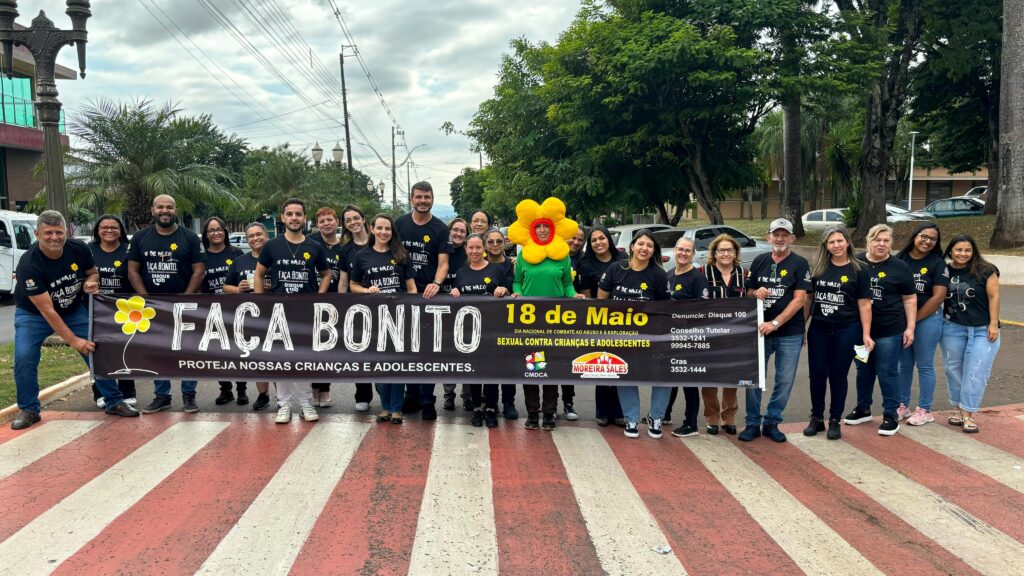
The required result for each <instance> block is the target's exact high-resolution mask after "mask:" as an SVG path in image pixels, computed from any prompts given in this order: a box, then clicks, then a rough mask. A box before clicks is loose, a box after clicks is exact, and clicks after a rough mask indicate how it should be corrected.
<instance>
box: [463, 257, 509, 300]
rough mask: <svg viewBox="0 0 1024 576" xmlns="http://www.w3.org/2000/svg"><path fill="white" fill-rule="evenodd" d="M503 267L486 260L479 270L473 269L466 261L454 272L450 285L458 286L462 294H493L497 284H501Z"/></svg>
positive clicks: (503, 274)
mask: <svg viewBox="0 0 1024 576" xmlns="http://www.w3.org/2000/svg"><path fill="white" fill-rule="evenodd" d="M504 276H505V267H504V266H502V265H501V264H495V263H494V262H488V263H487V266H484V267H483V268H481V269H480V270H473V268H471V267H470V265H469V264H468V263H467V264H466V265H465V266H463V267H462V268H459V270H458V271H457V272H456V273H455V279H454V280H453V281H452V287H454V288H458V289H459V293H460V294H462V295H464V296H470V295H478V296H482V295H484V294H494V290H495V289H496V288H497V287H498V286H502V282H503V281H504Z"/></svg>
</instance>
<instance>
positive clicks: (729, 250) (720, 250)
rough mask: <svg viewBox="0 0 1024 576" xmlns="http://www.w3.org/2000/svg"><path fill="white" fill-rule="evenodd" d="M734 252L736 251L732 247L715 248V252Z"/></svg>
mask: <svg viewBox="0 0 1024 576" xmlns="http://www.w3.org/2000/svg"><path fill="white" fill-rule="evenodd" d="M735 253H736V251H735V250H733V249H732V248H719V249H718V250H715V254H735Z"/></svg>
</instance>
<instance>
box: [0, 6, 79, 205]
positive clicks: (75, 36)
mask: <svg viewBox="0 0 1024 576" xmlns="http://www.w3.org/2000/svg"><path fill="white" fill-rule="evenodd" d="M67 5H68V9H67V15H68V16H69V17H70V18H71V30H61V29H59V28H57V27H56V26H54V25H53V22H52V21H51V20H50V19H49V18H47V17H46V13H45V12H43V11H42V10H40V11H39V15H38V16H36V17H35V19H33V20H32V26H31V27H29V28H28V29H26V30H17V29H15V28H14V19H15V18H17V17H18V2H17V1H16V0H0V45H2V46H3V50H4V55H3V64H2V71H3V73H4V74H6V75H7V77H8V78H10V77H11V76H13V75H14V47H15V46H24V47H25V48H27V49H28V50H29V51H30V52H31V53H32V57H33V58H34V59H35V61H36V68H35V76H36V102H35V104H36V115H37V116H38V117H39V124H40V125H41V126H42V127H43V160H44V162H45V164H46V192H47V207H48V208H50V209H53V210H58V211H59V212H60V213H61V214H64V215H67V213H68V198H67V193H66V192H65V190H64V158H63V154H64V151H63V150H62V149H61V145H60V131H59V127H60V107H61V104H60V100H58V99H57V83H56V82H55V81H54V75H53V70H54V67H55V66H56V63H57V53H58V52H60V49H61V48H63V47H65V46H70V45H72V44H74V45H75V47H76V48H78V69H79V74H81V76H82V78H85V43H86V42H87V41H88V36H89V35H88V32H86V30H85V21H86V20H88V19H89V17H90V16H92V12H90V11H89V0H67Z"/></svg>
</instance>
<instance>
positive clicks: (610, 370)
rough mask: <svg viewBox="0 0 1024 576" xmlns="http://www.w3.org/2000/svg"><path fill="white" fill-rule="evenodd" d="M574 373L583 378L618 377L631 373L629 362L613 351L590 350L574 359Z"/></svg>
mask: <svg viewBox="0 0 1024 576" xmlns="http://www.w3.org/2000/svg"><path fill="white" fill-rule="evenodd" d="M572 373H573V374H579V375H580V377H581V378H618V377H619V376H621V375H623V374H628V373H629V362H626V361H625V360H623V359H622V358H620V357H619V356H616V355H615V354H612V353H611V352H590V353H589V354H584V355H582V356H578V357H577V358H576V359H575V360H573V361H572Z"/></svg>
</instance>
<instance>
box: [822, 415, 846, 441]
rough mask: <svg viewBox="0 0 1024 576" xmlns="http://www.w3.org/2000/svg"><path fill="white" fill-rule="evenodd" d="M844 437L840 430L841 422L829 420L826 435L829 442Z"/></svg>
mask: <svg viewBox="0 0 1024 576" xmlns="http://www.w3.org/2000/svg"><path fill="white" fill-rule="evenodd" d="M842 437H843V431H842V430H841V429H840V426H839V420H836V419H835V418H829V420H828V433H827V434H825V438H828V439H829V440H839V439H840V438H842Z"/></svg>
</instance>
